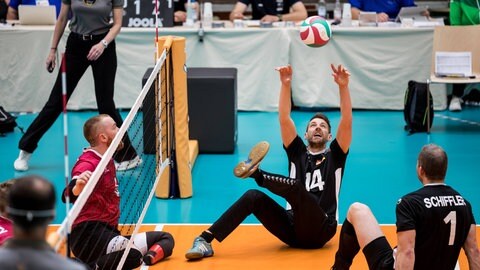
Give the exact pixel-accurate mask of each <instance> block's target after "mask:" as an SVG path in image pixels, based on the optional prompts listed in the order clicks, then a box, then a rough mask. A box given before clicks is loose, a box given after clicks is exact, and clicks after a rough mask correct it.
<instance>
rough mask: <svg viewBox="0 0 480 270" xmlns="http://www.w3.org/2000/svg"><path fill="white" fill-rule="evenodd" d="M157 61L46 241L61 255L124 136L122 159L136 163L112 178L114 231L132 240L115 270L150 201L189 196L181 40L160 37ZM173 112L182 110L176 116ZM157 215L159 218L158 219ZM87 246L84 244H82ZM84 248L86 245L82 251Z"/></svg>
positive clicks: (86, 234) (183, 55)
mask: <svg viewBox="0 0 480 270" xmlns="http://www.w3.org/2000/svg"><path fill="white" fill-rule="evenodd" d="M176 54H178V56H177V55H176ZM156 55H158V58H157V59H156V62H155V66H154V67H153V69H151V72H150V76H149V77H148V79H147V80H146V82H144V85H143V88H142V90H141V91H140V93H139V95H138V97H137V99H136V101H135V103H134V104H133V106H132V108H131V109H130V111H129V113H128V115H127V116H126V118H125V119H124V122H123V124H122V126H121V127H120V128H119V131H118V133H117V135H116V136H115V138H114V139H113V141H112V143H111V145H110V146H109V148H108V149H107V151H106V152H105V153H104V155H103V156H102V159H101V161H100V162H99V164H98V166H97V167H96V169H95V171H94V172H93V173H92V175H91V177H90V179H89V181H88V182H87V184H86V185H85V188H84V189H83V191H82V192H81V193H80V195H79V196H78V198H77V199H76V201H75V203H74V204H73V205H72V207H71V209H70V210H69V212H68V213H67V215H66V218H65V219H64V220H63V222H62V223H61V225H60V227H59V228H58V230H57V231H56V232H54V233H52V234H51V235H50V236H49V239H48V242H49V243H50V244H51V245H52V246H53V247H54V249H55V250H57V251H59V250H63V249H65V248H66V245H69V246H71V245H72V243H69V234H70V231H71V225H72V224H73V222H74V221H75V219H76V218H77V217H78V216H79V214H80V213H81V212H82V209H83V207H84V206H85V204H86V203H87V201H88V200H89V198H90V196H91V194H92V192H95V190H96V188H97V183H98V182H99V179H100V178H101V176H102V175H103V173H104V171H105V168H106V166H107V164H108V163H109V162H110V160H111V159H112V157H113V156H114V155H115V154H116V153H115V150H116V149H117V147H118V145H119V144H120V143H121V141H122V140H124V141H125V139H126V138H127V136H128V138H129V140H130V142H131V143H130V144H126V145H127V146H126V147H128V148H130V149H123V150H122V153H128V152H130V153H132V152H136V155H137V156H138V157H137V158H136V159H133V160H132V161H131V164H128V163H127V164H124V165H127V166H126V167H127V168H129V169H128V170H122V171H119V170H117V172H116V176H117V181H118V191H119V194H120V206H119V208H120V219H119V228H118V229H119V230H120V231H121V234H122V235H126V236H131V237H128V238H129V239H131V240H130V241H128V243H119V244H118V245H121V250H124V252H119V253H118V256H119V258H118V260H119V263H118V267H117V269H122V266H123V263H124V262H125V257H126V256H127V254H128V252H129V250H130V248H131V247H132V242H133V239H134V238H135V235H136V234H137V233H138V231H139V229H140V227H141V224H142V223H143V220H144V218H145V215H146V212H147V209H148V207H149V205H150V202H151V201H152V199H153V196H154V195H157V197H160V198H172V197H182V198H186V197H190V196H192V188H191V173H190V167H191V164H190V163H189V160H190V158H189V148H188V146H189V143H188V120H187V119H188V105H187V102H186V71H185V69H184V67H185V39H183V38H173V37H161V38H160V39H159V41H158V44H157V54H156ZM175 57H176V58H175ZM176 73H178V74H176ZM177 84H178V85H177ZM174 97H175V98H174ZM176 106H178V107H180V111H178V109H177V108H176ZM182 108H183V110H184V111H182ZM185 109H187V110H186V111H185ZM177 126H178V128H177ZM185 129H186V131H185ZM187 169H188V170H187ZM180 179H181V180H180ZM161 214H163V213H158V215H161ZM88 229H89V230H90V231H91V232H92V233H90V232H82V235H85V236H87V237H95V234H94V233H93V231H95V229H96V228H91V227H89V228H88ZM65 240H66V241H65ZM91 240H92V239H85V242H87V241H91ZM113 244H114V245H116V244H115V243H113ZM87 248H89V247H88V245H86V246H85V249H87ZM116 256H117V255H116ZM120 257H122V258H121V259H120ZM88 263H92V262H88Z"/></svg>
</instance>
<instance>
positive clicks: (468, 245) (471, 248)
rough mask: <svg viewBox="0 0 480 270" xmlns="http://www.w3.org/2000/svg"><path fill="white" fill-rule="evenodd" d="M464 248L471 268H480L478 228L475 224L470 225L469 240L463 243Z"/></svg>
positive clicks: (479, 269) (476, 269) (471, 269)
mask: <svg viewBox="0 0 480 270" xmlns="http://www.w3.org/2000/svg"><path fill="white" fill-rule="evenodd" d="M463 250H465V254H466V255H467V260H468V267H469V268H470V270H480V251H479V250H478V244H477V229H476V226H475V224H472V225H471V226H470V231H469V232H468V236H467V240H466V241H465V244H463Z"/></svg>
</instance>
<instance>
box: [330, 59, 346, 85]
mask: <svg viewBox="0 0 480 270" xmlns="http://www.w3.org/2000/svg"><path fill="white" fill-rule="evenodd" d="M330 67H331V68H332V71H333V73H332V76H333V79H334V80H335V82H336V83H337V84H338V86H339V87H346V86H348V83H349V80H350V72H348V70H347V69H345V68H344V67H343V66H342V65H338V67H335V65H333V64H330Z"/></svg>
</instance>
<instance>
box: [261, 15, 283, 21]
mask: <svg viewBox="0 0 480 270" xmlns="http://www.w3.org/2000/svg"><path fill="white" fill-rule="evenodd" d="M279 20H280V19H279V18H278V17H277V16H274V15H265V16H263V18H261V19H260V21H261V22H278V21H279Z"/></svg>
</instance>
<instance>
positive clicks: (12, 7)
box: [7, 0, 62, 20]
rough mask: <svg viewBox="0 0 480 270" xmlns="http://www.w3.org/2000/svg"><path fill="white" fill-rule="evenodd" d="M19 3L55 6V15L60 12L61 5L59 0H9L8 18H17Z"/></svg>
mask: <svg viewBox="0 0 480 270" xmlns="http://www.w3.org/2000/svg"><path fill="white" fill-rule="evenodd" d="M19 5H45V6H48V5H50V6H55V10H56V13H57V17H58V15H59V14H60V8H61V5H62V1H61V0H41V1H38V0H10V4H8V14H7V19H8V20H18V6H19Z"/></svg>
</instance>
